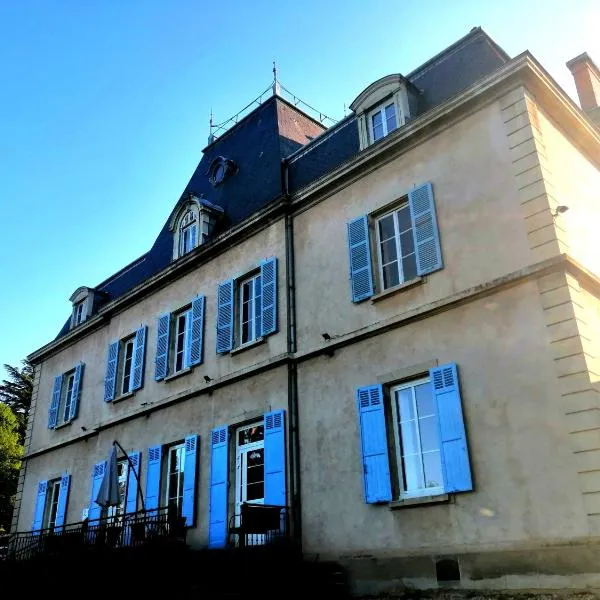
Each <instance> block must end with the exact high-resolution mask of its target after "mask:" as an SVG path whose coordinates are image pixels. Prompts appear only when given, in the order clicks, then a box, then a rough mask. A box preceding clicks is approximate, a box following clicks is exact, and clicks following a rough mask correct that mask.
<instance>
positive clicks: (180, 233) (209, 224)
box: [169, 194, 224, 260]
mask: <svg viewBox="0 0 600 600" xmlns="http://www.w3.org/2000/svg"><path fill="white" fill-rule="evenodd" d="M223 212H224V211H223V209H222V208H221V207H220V206H217V205H216V204H212V203H211V202H209V201H208V200H205V199H204V198H198V197H196V196H194V195H193V194H189V195H188V196H187V198H182V199H181V200H180V201H179V202H178V204H177V206H176V207H175V210H174V211H173V216H172V217H171V221H170V225H169V229H171V231H172V232H173V260H176V259H178V258H180V257H182V256H185V255H186V254H188V253H189V252H191V251H192V250H194V248H196V247H197V246H200V245H201V244H204V243H205V242H206V241H207V240H208V239H209V237H210V235H211V233H212V231H213V229H214V226H215V224H216V222H217V219H218V218H219V217H220V216H221V215H222V214H223Z"/></svg>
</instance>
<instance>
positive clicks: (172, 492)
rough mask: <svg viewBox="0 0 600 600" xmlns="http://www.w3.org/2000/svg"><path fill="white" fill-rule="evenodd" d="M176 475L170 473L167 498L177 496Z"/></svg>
mask: <svg viewBox="0 0 600 600" xmlns="http://www.w3.org/2000/svg"><path fill="white" fill-rule="evenodd" d="M177 482H178V475H177V473H171V475H169V498H174V497H175V496H176V495H177Z"/></svg>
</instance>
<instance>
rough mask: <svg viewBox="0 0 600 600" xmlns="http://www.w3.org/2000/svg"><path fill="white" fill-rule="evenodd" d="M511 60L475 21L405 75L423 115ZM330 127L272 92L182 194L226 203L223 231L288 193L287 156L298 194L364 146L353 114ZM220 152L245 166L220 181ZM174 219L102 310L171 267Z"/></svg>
mask: <svg viewBox="0 0 600 600" xmlns="http://www.w3.org/2000/svg"><path fill="white" fill-rule="evenodd" d="M509 60H510V57H509V56H508V55H507V54H506V52H504V50H502V48H500V47H499V46H498V45H497V44H496V43H495V42H494V41H493V40H492V39H491V38H490V37H489V36H488V35H487V34H486V33H485V32H484V31H483V30H482V29H481V28H479V27H476V28H474V29H473V30H471V32H470V33H469V34H467V35H466V36H465V37H463V38H462V39H460V40H458V41H457V42H456V43H454V44H453V45H452V46H450V47H448V48H446V50H444V51H443V52H441V53H440V54H438V55H436V56H434V57H433V58H432V59H430V60H428V61H427V62H426V63H425V64H423V65H421V66H420V67H419V68H418V69H416V70H414V71H413V72H412V73H410V74H409V75H408V76H407V77H406V78H407V79H408V80H409V81H410V82H411V83H412V84H413V85H415V86H416V88H418V90H419V91H420V97H419V108H418V115H421V114H423V113H425V112H427V111H428V110H430V109H431V108H433V107H434V106H437V105H439V104H441V103H442V102H444V101H446V100H448V99H449V98H450V97H452V96H454V95H456V94H458V93H459V92H461V91H462V90H464V89H466V88H467V87H469V86H470V85H472V84H473V83H475V82H476V81H477V80H479V79H481V78H483V77H485V76H486V75H488V74H490V73H491V72H493V71H495V70H496V69H498V68H500V67H501V66H502V65H504V64H505V63H506V62H508V61H509ZM324 129H325V128H324V127H323V126H322V125H321V124H319V123H318V122H317V121H314V120H313V119H312V118H310V117H309V116H308V115H306V114H305V113H303V112H301V111H300V110H298V109H297V108H296V107H294V106H293V105H292V104H290V103H288V102H287V101H285V100H284V99H282V98H280V97H279V96H273V97H272V98H270V99H269V100H267V101H266V102H264V103H263V104H262V105H260V106H259V107H258V108H256V109H255V110H254V111H252V112H251V113H250V114H249V115H247V116H246V117H244V118H243V119H242V120H241V121H240V122H239V123H237V124H236V125H235V126H234V127H232V128H231V129H230V130H229V131H227V132H226V133H224V134H223V136H222V137H220V138H217V140H216V141H215V142H213V143H212V144H209V146H208V147H206V148H205V149H204V151H203V157H202V159H201V161H200V163H199V164H198V166H197V167H196V170H195V172H194V174H193V175H192V177H191V179H190V181H189V183H188V184H187V186H186V187H185V190H184V192H183V194H182V195H181V197H184V196H187V194H188V193H190V192H191V193H193V194H194V195H196V196H198V197H199V196H201V195H202V196H203V197H204V198H205V199H206V200H208V201H209V202H211V203H213V204H216V205H218V206H220V207H222V208H223V209H224V211H225V217H224V218H223V219H222V220H221V221H220V222H219V224H218V227H217V228H216V230H215V231H214V234H215V235H216V234H219V233H222V232H223V231H225V230H227V229H229V228H231V227H233V226H234V225H237V224H238V223H241V222H242V221H243V220H244V219H246V218H248V217H249V216H250V215H252V214H253V213H254V212H256V211H257V210H259V209H260V208H262V207H264V206H265V205H267V204H268V203H269V202H271V201H273V200H275V199H277V198H278V197H280V196H281V195H282V194H283V193H284V191H285V190H284V189H283V184H282V180H281V162H282V160H285V161H286V163H287V166H288V186H289V190H288V191H289V192H290V193H293V192H295V191H298V190H299V189H301V188H303V187H304V186H306V185H308V184H309V183H311V182H312V181H315V180H316V179H318V178H319V177H322V176H323V175H325V174H326V173H328V172H330V171H332V170H333V169H335V168H336V167H338V166H339V165H341V164H342V163H344V162H346V161H347V160H349V159H350V158H352V157H353V156H355V155H356V154H358V153H359V138H358V127H357V124H356V117H355V116H354V115H350V116H348V117H346V118H345V119H343V120H342V121H340V122H339V123H337V124H336V125H334V126H333V127H331V128H329V129H328V130H326V131H324ZM219 156H223V157H224V158H227V159H230V160H233V161H234V162H235V164H236V166H237V169H238V172H237V173H236V174H234V175H232V176H231V177H229V178H228V179H226V180H225V181H224V182H223V183H222V184H220V185H218V186H216V187H213V186H212V185H211V183H210V181H209V178H208V170H209V167H210V165H211V163H212V162H213V160H214V159H215V158H217V157H219ZM286 157H287V158H286ZM181 197H180V198H181ZM169 220H170V219H169ZM169 220H167V222H166V223H165V225H164V227H163V229H162V230H161V232H160V233H159V235H158V237H157V238H156V241H155V242H154V245H153V246H152V248H151V249H150V250H149V252H147V253H146V254H144V255H143V256H141V257H140V258H138V259H137V260H135V261H134V262H132V263H131V264H129V265H128V266H126V267H124V268H123V269H122V270H121V271H119V272H117V273H115V274H114V275H113V276H112V277H110V278H109V279H107V280H106V281H104V282H103V283H101V284H100V285H99V286H97V287H96V290H97V291H98V292H100V294H99V298H100V300H99V303H97V305H96V307H95V310H96V309H97V308H99V307H100V306H101V305H102V304H105V303H106V302H109V301H111V300H115V299H116V298H119V297H120V296H122V295H124V294H125V293H127V292H128V291H129V290H131V289H133V288H134V287H135V286H136V285H139V284H140V283H142V282H143V281H145V280H146V279H148V278H149V277H151V276H153V275H155V274H156V273H158V272H159V271H161V270H162V269H164V268H166V267H167V266H169V264H170V263H171V262H172V255H173V234H172V232H171V231H169ZM69 326H70V319H69V320H67V322H66V323H65V325H64V326H63V328H62V329H61V331H60V333H59V334H58V336H57V337H61V336H63V335H65V334H66V333H67V332H68V331H69Z"/></svg>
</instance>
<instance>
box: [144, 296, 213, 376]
mask: <svg viewBox="0 0 600 600" xmlns="http://www.w3.org/2000/svg"><path fill="white" fill-rule="evenodd" d="M204 303H205V298H204V296H196V298H194V299H193V300H192V303H191V305H189V304H188V306H185V307H183V308H181V309H180V310H178V311H175V312H172V313H166V314H164V315H161V316H160V317H159V318H158V327H157V337H156V359H155V371H154V379H155V380H156V381H160V380H162V379H164V378H165V377H167V375H168V374H169V373H172V374H174V373H179V372H181V371H186V370H187V369H189V368H191V367H193V366H194V365H199V364H200V363H201V362H202V353H203V339H204Z"/></svg>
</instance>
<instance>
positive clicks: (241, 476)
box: [235, 421, 265, 525]
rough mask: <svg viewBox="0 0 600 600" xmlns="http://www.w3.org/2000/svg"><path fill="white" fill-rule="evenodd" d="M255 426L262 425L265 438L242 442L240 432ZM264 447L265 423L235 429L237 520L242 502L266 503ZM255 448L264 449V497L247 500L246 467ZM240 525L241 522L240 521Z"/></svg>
mask: <svg viewBox="0 0 600 600" xmlns="http://www.w3.org/2000/svg"><path fill="white" fill-rule="evenodd" d="M254 427H262V428H263V439H262V440H259V441H257V442H251V443H249V444H240V443H239V439H240V433H241V432H242V431H245V430H247V429H252V428H254ZM264 448H265V431H264V423H263V422H262V421H261V422H257V423H251V424H250V425H244V426H243V427H238V428H237V429H236V431H235V514H236V520H239V515H240V507H241V505H242V503H244V502H246V503H247V504H264V503H265V496H264V456H265V454H264ZM254 450H262V451H263V497H262V498H258V499H256V500H247V499H246V498H247V495H248V488H247V487H246V485H247V480H246V469H245V468H244V467H245V465H246V464H247V462H246V461H247V455H248V453H249V452H252V451H254ZM238 525H239V522H238Z"/></svg>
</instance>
